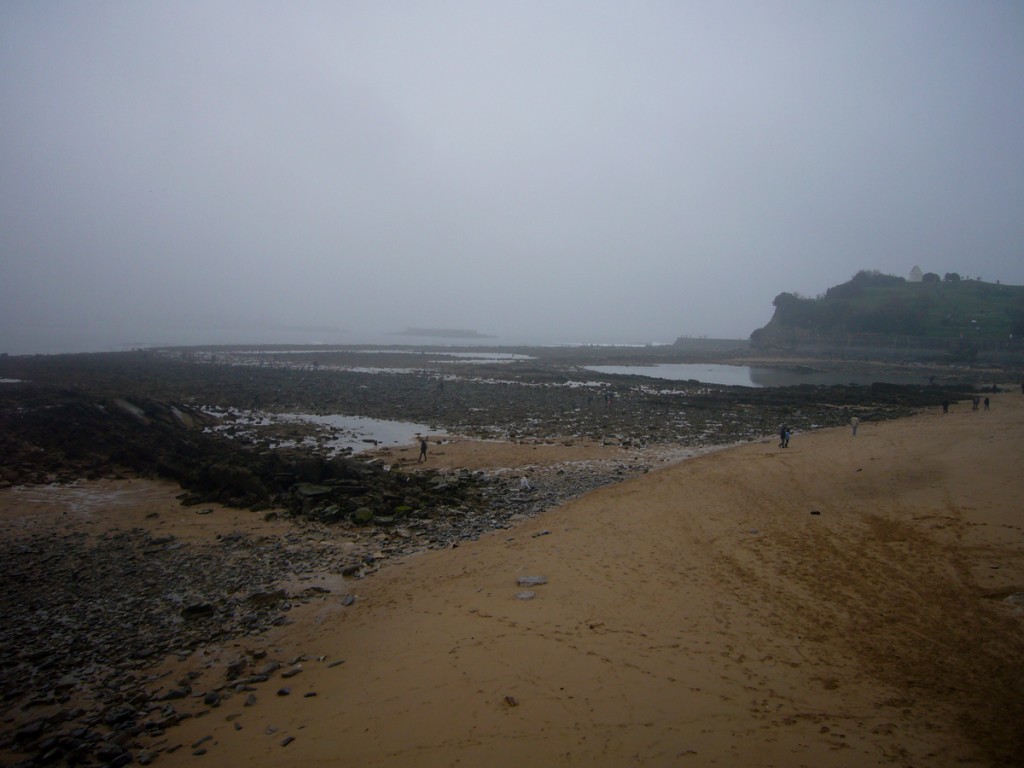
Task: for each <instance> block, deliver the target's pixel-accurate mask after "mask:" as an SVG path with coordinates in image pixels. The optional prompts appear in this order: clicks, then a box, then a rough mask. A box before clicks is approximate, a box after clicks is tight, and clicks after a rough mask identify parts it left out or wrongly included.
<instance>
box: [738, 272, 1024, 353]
mask: <svg viewBox="0 0 1024 768" xmlns="http://www.w3.org/2000/svg"><path fill="white" fill-rule="evenodd" d="M773 304H774V306H775V313H774V314H773V316H772V319H771V321H769V323H768V324H767V325H766V326H764V327H763V328H759V329H758V330H756V331H754V332H753V333H752V334H751V335H750V342H751V345H752V346H753V347H755V348H757V349H760V350H762V351H769V350H772V351H785V352H790V353H799V354H808V355H815V356H820V355H834V356H835V355H838V356H845V357H850V356H854V357H862V356H870V357H879V356H881V357H888V358H892V357H899V358H904V359H943V358H944V359H949V360H951V361H952V360H955V361H959V362H974V361H976V360H978V359H979V357H980V358H986V359H988V360H990V361H992V362H1008V361H1010V360H1019V359H1020V358H1022V357H1024V341H1022V340H1024V286H1016V285H1002V284H1001V283H986V282H983V281H982V280H981V279H980V278H979V279H977V280H974V279H968V278H961V277H960V275H958V274H956V273H947V274H946V275H945V276H944V277H940V276H939V275H937V274H934V273H923V274H922V273H921V272H920V270H918V269H917V268H916V267H915V271H914V272H912V273H911V279H909V280H908V279H905V278H902V277H898V276H895V275H886V274H882V273H880V272H870V271H861V272H858V273H857V274H856V275H854V277H853V278H852V279H851V280H849V281H847V282H845V283H843V284H841V285H837V286H834V287H832V288H829V289H828V290H827V291H826V292H825V294H824V295H823V296H818V297H817V298H813V299H811V298H804V297H801V296H798V295H796V294H793V293H780V294H779V295H778V296H776V297H775V300H774V301H773Z"/></svg>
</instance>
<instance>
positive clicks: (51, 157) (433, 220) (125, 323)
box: [0, 0, 1024, 353]
mask: <svg viewBox="0 0 1024 768" xmlns="http://www.w3.org/2000/svg"><path fill="white" fill-rule="evenodd" d="M1022 191H1024V4H1022V3H1020V2H1019V1H1018V0H1005V1H1001V2H1000V1H994V0H993V1H990V0H958V1H956V2H944V1H943V0H923V1H922V2H911V1H909V0H880V1H878V2H873V1H872V0H850V1H849V2H827V0H808V1H807V2H764V1H763V0H756V1H752V2H739V1H737V2H728V1H717V0H716V1H710V2H685V1H684V0H666V1H665V2H643V1H642V0H641V1H638V2H614V3H612V2H600V1H599V0H580V1H579V2H572V1H562V0H543V1H539V2H533V1H532V0H516V1H515V2H488V1H485V0H476V1H474V2H469V1H468V0H467V1H466V2H446V1H445V0H431V1H430V2H377V1H374V2H369V1H367V2H355V1H354V0H353V1H352V2H343V1H335V0H331V1H330V2H284V1H282V2H256V1H254V0H250V1H247V2H220V1H219V0H199V1H197V2H188V1H187V0H173V1H168V2H162V1H161V0H150V1H148V2H144V3H143V2H135V1H134V0H132V1H131V2H127V1H126V2H55V1H53V2H40V1H39V0H24V1H22V0H4V2H2V3H0V267H2V274H0V351H10V352H18V353H21V352H29V351H37V349H38V351H58V350H59V349H60V348H62V347H63V348H67V349H71V348H72V347H74V346H75V345H81V344H108V345H114V346H116V345H119V344H128V345H131V344H141V343H174V342H185V343H188V342H196V341H226V342H229V341H235V340H239V341H242V340H244V341H253V340H255V338H256V337H259V336H260V334H261V333H262V334H265V335H267V336H268V338H269V336H270V335H273V334H275V333H277V334H286V335H287V334H289V333H290V334H293V337H291V338H290V340H292V341H302V340H304V338H309V340H313V337H314V336H315V337H316V338H317V339H319V340H331V341H339V342H346V341H354V340H358V339H359V338H368V337H369V336H370V335H372V334H375V333H381V332H384V333H386V332H390V331H398V330H402V329H404V328H406V327H408V326H419V327H440V328H465V329H475V330H478V331H480V332H481V333H487V334H495V335H497V336H498V337H499V341H501V340H505V341H509V342H515V341H521V340H530V339H537V340H545V339H547V340H554V341H590V342H599V341H632V342H649V341H672V340H673V339H674V338H676V337H677V336H680V335H693V336H700V335H708V336H713V337H727V338H746V337H747V336H748V335H749V334H750V333H751V331H753V330H754V329H756V328H758V327H760V326H762V325H764V324H765V323H767V322H768V320H769V319H770V318H771V315H772V311H773V307H772V299H773V298H774V297H775V296H776V294H778V293H780V292H782V291H790V292H796V293H800V294H802V295H806V296H816V295H818V294H820V293H823V292H824V291H825V290H826V289H827V288H829V287H830V286H832V285H835V284H838V283H841V282H844V281H846V280H848V279H849V278H850V277H852V276H853V275H854V274H855V273H856V272H857V271H859V270H861V269H877V270H881V271H882V272H886V273H891V274H899V275H907V274H908V273H909V272H910V269H911V268H912V267H913V266H915V265H919V266H920V267H921V268H922V269H923V270H924V271H934V272H938V273H939V274H944V273H945V272H950V271H956V272H959V273H961V274H963V275H969V276H980V277H982V278H983V279H985V280H990V281H993V282H994V281H995V280H1000V281H1002V282H1004V283H1012V284H1017V285H1020V284H1024V194H1022ZM322 328H334V329H338V330H337V331H334V332H330V333H325V332H323V331H321V330H318V329H322ZM317 334H319V335H317ZM90 339H91V341H88V340H90ZM44 347H45V348H44Z"/></svg>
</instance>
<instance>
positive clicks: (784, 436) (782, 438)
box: [779, 424, 790, 448]
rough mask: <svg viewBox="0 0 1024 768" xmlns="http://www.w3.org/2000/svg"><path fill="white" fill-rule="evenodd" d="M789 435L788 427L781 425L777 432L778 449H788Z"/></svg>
mask: <svg viewBox="0 0 1024 768" xmlns="http://www.w3.org/2000/svg"><path fill="white" fill-rule="evenodd" d="M789 435H790V431H789V427H787V426H786V425H785V424H783V425H782V428H781V429H780V430H779V448H789Z"/></svg>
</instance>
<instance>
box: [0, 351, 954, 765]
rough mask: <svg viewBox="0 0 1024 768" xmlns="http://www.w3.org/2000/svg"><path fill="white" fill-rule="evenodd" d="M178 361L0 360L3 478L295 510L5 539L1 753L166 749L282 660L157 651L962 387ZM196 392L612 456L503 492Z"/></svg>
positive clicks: (125, 753)
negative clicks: (550, 513)
mask: <svg viewBox="0 0 1024 768" xmlns="http://www.w3.org/2000/svg"><path fill="white" fill-rule="evenodd" d="M396 354H397V353H396ZM588 356H589V353H588ZM182 357H183V356H182V355H181V354H180V353H173V354H160V353H155V352H139V353H125V354H123V355H84V356H83V355H76V356H65V357H56V358H6V359H3V360H0V378H6V379H15V380H17V381H16V382H14V383H7V384H4V385H3V386H2V387H0V427H2V429H0V441H2V446H0V447H2V448H3V455H4V459H3V464H2V466H0V483H2V484H3V485H4V486H5V487H6V490H5V491H3V492H5V493H18V492H19V489H22V488H30V487H33V486H38V485H40V484H47V483H69V482H74V481H75V480H78V479H79V478H102V477H136V476H141V477H154V478H157V477H159V478H165V479H170V480H173V481H175V482H178V483H180V485H181V486H182V488H183V489H184V493H182V495H181V497H180V498H181V501H182V502H183V503H185V504H188V505H190V508H192V509H194V510H195V513H196V514H204V513H206V512H207V507H206V506H204V505H209V504H226V505H229V506H234V507H244V508H249V509H251V510H252V514H254V515H262V516H269V517H270V518H271V519H273V518H279V519H283V520H287V521H291V523H290V525H291V527H290V529H289V532H288V533H287V534H285V535H284V536H283V537H280V538H272V537H265V536H253V535H251V534H246V533H242V532H232V533H228V534H224V535H221V536H220V538H219V539H217V540H216V541H215V542H209V543H197V542H187V541H182V540H180V539H178V538H175V537H167V536H156V535H154V534H153V533H152V532H148V531H145V530H142V529H132V530H121V531H116V532H113V533H111V534H109V535H107V536H104V537H100V538H96V537H89V536H87V535H84V534H82V533H75V532H72V533H57V532H43V531H34V532H32V533H31V534H26V535H21V536H17V535H11V536H9V537H8V538H7V540H5V541H4V542H3V544H2V551H0V563H2V566H0V567H2V568H3V576H4V579H5V582H6V583H8V584H18V585H19V588H18V589H17V590H8V591H6V592H5V595H4V597H3V600H4V605H3V609H4V615H5V616H7V617H9V621H8V622H7V623H6V625H5V627H4V628H3V631H2V632H0V658H3V660H4V661H3V664H2V666H0V679H2V680H3V689H4V703H3V711H2V715H3V722H4V725H3V729H2V731H0V750H3V753H5V754H6V755H7V758H5V760H6V761H7V762H9V761H10V760H12V759H13V760H15V761H16V762H17V764H19V765H26V766H27V765H42V764H65V765H97V764H100V765H127V764H130V763H131V762H133V761H136V762H140V763H148V762H151V761H152V760H153V759H155V758H156V757H157V756H158V755H159V753H160V751H161V750H169V749H172V748H176V745H174V744H173V743H172V742H173V740H167V739H166V738H165V737H164V734H165V733H166V731H167V729H168V728H170V727H171V726H172V725H174V724H175V723H176V722H179V721H180V719H181V718H182V717H190V716H196V715H197V714H198V715H200V716H201V714H202V713H203V712H208V711H210V710H212V709H213V708H215V707H216V706H218V703H219V702H220V701H221V700H222V698H223V697H225V696H231V695H243V694H244V695H247V696H252V695H253V694H254V693H255V691H256V689H257V688H258V686H259V684H260V683H261V682H267V681H270V680H272V679H274V680H278V681H279V680H280V678H281V676H282V674H285V673H287V672H288V670H290V669H293V668H296V667H297V665H298V664H299V663H300V661H299V660H296V659H275V658H269V657H259V658H256V657H254V656H252V655H243V656H240V657H239V658H235V659H231V660H229V662H228V663H227V670H226V672H224V677H223V678H222V679H220V680H219V681H217V682H216V683H212V682H210V680H209V676H206V677H204V678H203V682H202V684H200V683H199V681H198V680H197V679H195V678H188V677H185V678H181V679H177V680H172V681H168V680H166V679H163V678H162V677H161V676H160V674H161V673H160V672H159V671H158V666H159V662H160V661H161V660H164V659H167V658H173V659H177V660H178V661H179V662H180V663H182V664H187V663H189V661H190V659H193V657H194V655H195V654H197V653H200V652H201V649H202V648H204V647H205V646H208V645H210V644H211V643H223V642H225V641H228V640H231V639H237V638H243V637H258V636H260V635H261V634H262V633H265V632H266V631H267V630H269V629H270V628H272V627H275V626H281V625H282V624H286V623H287V622H288V611H289V610H291V609H292V608H293V607H294V606H296V605H300V604H303V603H308V602H310V601H316V600H323V599H325V596H328V595H329V596H330V597H331V599H336V600H338V601H340V603H341V605H343V606H351V605H352V604H353V603H355V602H356V600H357V597H356V595H355V594H354V592H353V591H352V586H351V585H353V584H354V583H356V582H357V580H358V579H359V578H362V577H365V576H367V575H369V574H371V573H372V572H373V571H374V570H376V569H377V568H379V567H381V566H382V565H383V564H386V563H387V562H390V561H393V560H395V559H399V558H403V557H407V556H409V555H411V554H413V553H415V552H418V551H422V550H424V549H429V548H446V547H452V546H457V545H458V543H459V542H460V541H464V540H467V539H472V538H476V537H478V536H480V535H481V534H483V533H485V532H487V531H491V530H496V529H502V528H508V527H511V526H512V525H514V523H515V521H516V520H517V519H523V518H524V517H530V516H534V515H537V514H540V513H542V512H544V511H545V510H546V509H550V508H551V507H553V506H555V505H558V504H560V503H563V502H564V501H566V500H568V499H570V498H574V497H577V496H579V495H582V494H584V493H586V492H588V491H590V490H592V489H594V488H597V487H600V486H602V485H606V484H609V483H616V482H621V481H622V480H625V479H628V478H630V477H635V476H637V475H639V474H642V473H644V472H646V471H648V470H649V469H651V467H652V466H654V465H655V464H656V463H657V462H658V461H662V460H664V459H665V458H666V457H671V456H675V457H678V456H681V455H684V454H685V453H687V452H690V453H692V452H694V451H703V450H707V449H709V448H711V447H714V446H721V445H726V444H730V443H735V442H742V441H749V440H755V439H763V438H764V437H765V436H766V435H770V434H773V433H774V432H775V430H776V429H777V425H778V423H781V422H786V423H789V424H790V425H791V426H793V427H794V428H796V429H799V430H803V429H814V428H818V427H822V426H835V425H839V424H845V423H846V422H847V421H848V419H849V416H850V414H851V413H853V412H856V413H857V414H858V415H859V416H860V417H861V419H862V420H880V419H887V418H895V417H898V416H902V415H906V414H908V413H911V412H913V411H914V410H915V409H919V408H922V407H926V406H933V405H936V404H938V403H939V402H941V400H943V399H949V400H953V401H955V400H957V399H959V398H961V397H963V396H964V393H963V391H962V388H955V387H954V388H943V387H919V388H909V387H892V386H874V387H794V388H785V389H784V390H753V391H751V390H749V389H747V388H742V387H713V386H707V385H701V384H699V383H697V382H661V381H658V382H652V380H650V379H647V378H643V377H600V376H597V375H596V374H595V375H590V374H588V377H587V382H586V383H585V385H581V384H580V382H579V376H578V374H577V373H576V372H574V370H575V369H574V367H573V361H572V360H571V359H566V360H562V361H560V362H558V363H557V364H554V363H550V362H545V361H542V360H536V359H531V360H529V361H526V362H521V363H515V364H512V365H489V364H486V363H484V364H456V365H452V364H451V363H438V362H430V361H429V360H427V359H425V356H424V355H421V354H418V355H406V356H405V357H403V358H402V360H401V361H400V362H401V363H402V365H399V366H397V367H396V368H394V369H392V370H390V371H388V372H380V371H377V372H373V373H367V372H363V371H359V370H351V369H350V368H346V367H345V366H344V365H342V364H341V362H339V361H337V360H331V359H330V358H329V357H328V356H325V355H323V354H318V355H316V359H315V360H311V359H306V358H303V357H302V356H296V355H291V356H290V357H289V358H288V359H287V362H285V361H281V360H273V361H268V360H267V358H266V356H265V355H263V356H261V357H259V358H257V357H255V356H252V357H250V358H248V359H247V358H245V357H244V356H243V357H238V356H230V355H225V354H224V353H219V355H217V356H216V357H215V356H214V355H212V354H211V355H194V354H190V355H188V356H185V359H182ZM426 357H429V356H426ZM378 362H383V361H381V360H378ZM403 366H404V368H403ZM410 369H411V371H410ZM210 408H220V409H231V412H233V413H242V412H247V411H248V412H252V411H253V410H254V409H255V410H261V411H266V412H281V411H298V412H302V411H306V412H321V413H322V412H335V413H359V414H361V415H367V416H373V417H376V418H396V419H402V420H415V421H419V422H423V423H429V424H431V425H436V426H437V427H438V428H442V429H445V430H447V431H448V432H449V433H451V434H462V435H469V436H474V437H478V438H488V439H502V440H507V441H511V442H524V441H565V442H572V441H576V440H580V439H590V440H596V441H600V442H602V443H604V444H607V445H614V446H618V447H622V448H624V449H626V450H627V451H628V454H627V458H623V459H619V460H601V461H597V460H595V461H588V462H575V463H572V464H568V465H565V464H563V465H553V466H550V467H534V468H532V469H531V471H530V478H529V483H528V484H527V485H523V484H522V482H521V479H520V477H519V475H518V474H517V473H510V472H505V471H501V468H496V469H495V470H493V471H482V470H480V471H474V472H471V471H466V470H462V471H458V470H456V471H444V472H442V471H437V470H433V469H426V470H420V469H418V468H409V467H401V466H397V465H396V466H391V465H389V464H387V463H386V462H385V461H384V460H382V459H381V458H380V457H377V458H366V457H358V456H357V457H353V456H348V455H340V456H339V455H333V456H331V455H326V454H325V452H324V451H323V450H322V442H323V441H322V440H320V439H319V438H322V437H323V435H322V434H320V433H318V432H316V431H315V430H311V431H310V433H309V434H308V435H307V437H310V438H311V440H309V441H307V442H306V443H305V444H304V445H305V447H289V448H285V449H282V448H280V447H279V446H280V444H281V443H282V440H283V438H284V436H283V435H282V434H281V433H280V431H275V430H273V429H269V430H264V431H262V432H253V431H251V430H245V429H241V428H237V429H233V430H232V429H231V428H230V427H231V426H232V424H231V422H232V419H231V418H227V417H224V416H219V417H214V416H211V415H210V411H209V409H210ZM214 426H217V427H219V428H218V429H213V427H214ZM224 427H227V428H226V429H225V428H224ZM324 578H328V579H333V581H331V582H330V586H323V582H322V580H323V579H324ZM284 584H287V585H289V586H282V585H284ZM339 590H340V591H339ZM316 663H330V661H329V660H320V661H318V662H316ZM185 704H187V705H188V706H184V705H185ZM192 748H193V749H194V750H196V751H197V753H198V752H199V751H200V750H202V749H204V748H203V747H202V745H193V747H192Z"/></svg>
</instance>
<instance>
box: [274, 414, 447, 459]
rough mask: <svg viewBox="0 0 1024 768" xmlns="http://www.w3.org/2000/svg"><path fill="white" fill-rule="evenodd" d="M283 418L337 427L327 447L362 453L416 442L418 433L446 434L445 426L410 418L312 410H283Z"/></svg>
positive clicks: (432, 435) (440, 435) (437, 435)
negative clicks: (434, 426) (405, 419)
mask: <svg viewBox="0 0 1024 768" xmlns="http://www.w3.org/2000/svg"><path fill="white" fill-rule="evenodd" d="M281 418H282V419H283V420H286V421H305V422H309V423H312V424H319V425H321V426H325V427H331V428H333V429H335V430H338V432H337V433H336V435H335V436H334V437H333V438H331V439H330V440H328V441H327V442H326V443H325V446H326V447H327V448H329V449H331V450H334V451H342V450H345V449H346V448H348V449H351V450H352V452H353V453H359V452H360V451H369V450H373V449H374V448H380V447H382V446H385V447H386V446H394V445H410V444H412V443H414V442H416V440H417V436H418V435H430V436H431V437H446V436H447V433H446V432H444V431H443V430H435V429H432V428H431V427H430V426H429V425H427V424H416V423H413V422H411V421H388V420H385V419H370V418H366V417H364V416H341V415H338V414H327V415H322V416H321V415H316V414H311V413H290V414H283V415H282V416H281Z"/></svg>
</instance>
